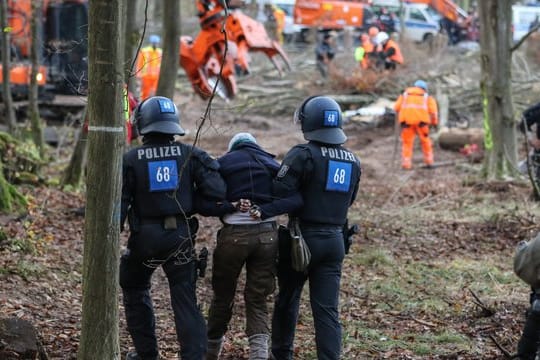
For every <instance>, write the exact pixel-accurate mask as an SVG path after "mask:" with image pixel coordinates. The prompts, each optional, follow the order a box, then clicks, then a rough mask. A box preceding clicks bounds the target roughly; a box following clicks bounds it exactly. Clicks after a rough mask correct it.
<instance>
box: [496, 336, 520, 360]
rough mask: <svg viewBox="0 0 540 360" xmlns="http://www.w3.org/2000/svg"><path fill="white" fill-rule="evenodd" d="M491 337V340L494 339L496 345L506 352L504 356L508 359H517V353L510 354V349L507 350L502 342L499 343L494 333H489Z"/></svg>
mask: <svg viewBox="0 0 540 360" xmlns="http://www.w3.org/2000/svg"><path fill="white" fill-rule="evenodd" d="M489 338H490V339H491V341H493V343H494V344H495V346H497V347H498V348H499V350H501V352H502V353H503V354H504V357H505V358H506V359H517V358H518V355H517V354H516V355H512V354H510V352H509V351H508V350H506V349H505V348H504V347H503V346H502V345H501V344H499V342H498V341H497V340H496V339H495V338H494V337H493V335H489Z"/></svg>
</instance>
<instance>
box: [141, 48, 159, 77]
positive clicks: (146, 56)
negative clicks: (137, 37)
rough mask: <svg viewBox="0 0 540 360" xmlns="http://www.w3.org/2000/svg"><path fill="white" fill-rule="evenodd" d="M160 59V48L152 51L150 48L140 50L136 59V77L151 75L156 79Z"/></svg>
mask: <svg viewBox="0 0 540 360" xmlns="http://www.w3.org/2000/svg"><path fill="white" fill-rule="evenodd" d="M161 57H162V51H161V49H160V48H155V49H154V48H153V47H152V46H147V47H144V48H142V49H141V52H140V53H139V56H138V57H137V76H138V77H143V76H145V75H153V76H156V77H158V76H159V69H160V66H161Z"/></svg>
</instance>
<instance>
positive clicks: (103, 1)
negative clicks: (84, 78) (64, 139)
mask: <svg viewBox="0 0 540 360" xmlns="http://www.w3.org/2000/svg"><path fill="white" fill-rule="evenodd" d="M124 5H125V1H124V0H90V2H89V17H88V19H89V24H88V30H89V31H88V45H89V46H88V49H89V71H88V74H89V95H88V115H89V126H88V165H87V174H88V178H87V194H86V214H85V228H84V235H85V241H84V256H83V303H82V323H81V340H80V345H79V353H78V359H80V360H81V359H82V360H86V359H103V360H108V359H119V358H120V347H119V340H118V337H119V335H118V264H119V255H120V254H119V238H120V194H121V186H122V185H121V182H122V176H121V164H122V151H123V149H124V144H125V133H124V131H125V128H124V113H123V107H122V98H123V97H122V89H123V83H124V67H123V52H124V46H123V40H124V39H123V37H124V33H123V31H122V22H123V19H121V14H122V8H123V6H124Z"/></svg>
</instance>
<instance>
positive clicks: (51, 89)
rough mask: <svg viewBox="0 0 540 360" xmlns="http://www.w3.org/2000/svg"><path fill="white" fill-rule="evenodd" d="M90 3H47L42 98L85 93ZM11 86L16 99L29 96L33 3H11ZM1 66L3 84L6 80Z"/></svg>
mask: <svg viewBox="0 0 540 360" xmlns="http://www.w3.org/2000/svg"><path fill="white" fill-rule="evenodd" d="M87 2H88V0H44V1H43V5H42V17H41V18H40V19H38V27H39V29H40V41H41V43H40V44H39V49H40V50H41V51H42V52H41V53H40V54H38V59H39V62H40V66H39V71H38V75H37V80H38V85H39V91H40V96H44V95H45V94H46V93H47V94H49V95H51V94H54V93H70V94H73V93H84V92H85V91H86V84H87V71H88V64H87V51H88V48H87V41H86V40H87V29H88V7H87ZM7 5H8V16H7V18H8V27H9V31H10V45H11V46H10V48H11V69H10V79H9V80H10V84H11V89H12V95H13V98H14V99H26V98H27V97H28V85H29V83H30V73H31V64H30V60H29V56H30V48H31V46H32V35H31V29H30V21H31V17H32V0H8V3H7ZM1 66H2V65H1V64H0V82H1V81H4V80H3V77H2V72H1Z"/></svg>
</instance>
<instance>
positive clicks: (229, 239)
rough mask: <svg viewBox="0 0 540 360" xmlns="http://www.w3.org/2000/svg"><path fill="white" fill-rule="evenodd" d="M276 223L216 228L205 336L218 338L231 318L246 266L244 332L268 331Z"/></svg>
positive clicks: (273, 285)
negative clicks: (267, 302)
mask: <svg viewBox="0 0 540 360" xmlns="http://www.w3.org/2000/svg"><path fill="white" fill-rule="evenodd" d="M277 250H278V249H277V227H276V223H275V222H268V223H263V224H253V225H225V226H224V227H223V228H222V229H220V230H219V232H218V236H217V246H216V249H215V250H214V255H213V265H212V289H213V290H214V297H213V299H212V304H211V306H210V310H209V312H208V338H209V339H219V338H221V337H222V336H223V335H224V334H225V332H226V331H227V325H228V324H229V321H230V320H231V316H232V309H233V303H234V296H235V293H236V286H237V283H238V276H239V275H240V272H241V271H242V268H243V267H244V265H245V266H246V286H245V289H244V301H245V305H246V334H247V335H248V336H252V335H257V334H269V333H270V330H269V324H268V323H269V319H268V307H267V304H266V298H267V296H268V295H270V294H272V293H273V292H274V290H275V274H276V255H277Z"/></svg>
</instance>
